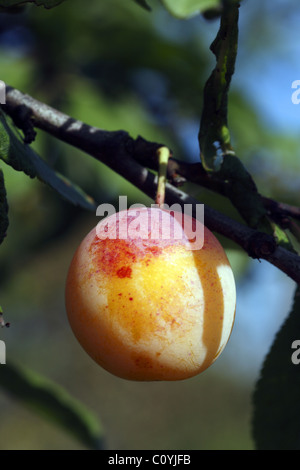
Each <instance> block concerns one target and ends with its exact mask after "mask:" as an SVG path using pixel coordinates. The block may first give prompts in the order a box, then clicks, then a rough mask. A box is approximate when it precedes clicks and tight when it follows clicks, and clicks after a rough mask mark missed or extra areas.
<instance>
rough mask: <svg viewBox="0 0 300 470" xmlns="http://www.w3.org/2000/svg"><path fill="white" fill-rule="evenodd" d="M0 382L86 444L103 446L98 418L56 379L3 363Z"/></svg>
mask: <svg viewBox="0 0 300 470" xmlns="http://www.w3.org/2000/svg"><path fill="white" fill-rule="evenodd" d="M0 386H2V387H3V388H4V390H5V391H6V392H8V393H9V394H11V395H12V396H13V397H14V398H17V399H18V400H20V401H21V402H22V403H23V404H25V405H26V406H28V407H30V408H31V409H33V410H34V411H36V412H38V413H39V414H40V415H42V417H45V418H46V419H47V420H49V421H52V422H54V423H55V424H58V425H60V426H62V427H63V428H65V430H66V431H67V432H69V433H70V434H72V435H74V436H75V437H76V438H77V439H79V440H80V441H81V442H82V443H83V444H84V445H86V446H88V447H89V448H92V449H101V448H102V447H103V430H102V428H101V425H100V423H99V421H98V419H97V418H96V417H95V416H94V414H92V413H91V411H90V410H88V409H87V408H86V407H85V406H84V405H83V404H82V403H81V402H79V401H78V400H76V399H74V398H73V397H72V396H70V395H69V394H68V393H67V392H66V391H65V390H64V389H63V388H62V387H60V386H59V385H57V384H56V383H54V382H52V381H50V380H49V379H46V378H45V377H43V376H41V375H39V374H37V373H36V372H33V371H31V370H26V369H24V368H23V367H20V366H18V367H17V366H16V365H11V364H5V365H2V366H0Z"/></svg>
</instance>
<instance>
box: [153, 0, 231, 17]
mask: <svg viewBox="0 0 300 470" xmlns="http://www.w3.org/2000/svg"><path fill="white" fill-rule="evenodd" d="M161 1H162V3H163V5H164V6H165V8H166V9H167V10H168V11H169V12H170V13H171V14H172V15H173V16H175V17H176V18H180V19H187V18H191V17H192V16H195V15H198V14H200V13H204V12H206V11H207V10H215V9H219V8H221V7H222V1H221V0H161Z"/></svg>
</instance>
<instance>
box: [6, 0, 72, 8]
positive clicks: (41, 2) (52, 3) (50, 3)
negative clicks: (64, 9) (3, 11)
mask: <svg viewBox="0 0 300 470" xmlns="http://www.w3.org/2000/svg"><path fill="white" fill-rule="evenodd" d="M64 1H65V0H0V8H12V7H15V6H18V5H24V4H25V3H34V4H35V5H37V6H43V7H45V8H53V7H56V6H57V5H59V4H60V3H62V2H64Z"/></svg>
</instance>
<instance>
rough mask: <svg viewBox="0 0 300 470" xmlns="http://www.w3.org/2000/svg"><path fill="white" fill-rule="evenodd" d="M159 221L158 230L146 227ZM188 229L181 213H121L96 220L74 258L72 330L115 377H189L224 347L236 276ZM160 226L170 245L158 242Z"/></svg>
mask: <svg viewBox="0 0 300 470" xmlns="http://www.w3.org/2000/svg"><path fill="white" fill-rule="evenodd" d="M156 211H158V212H156ZM157 214H159V215H160V219H159V221H160V222H159V224H158V226H157V224H156V225H155V224H153V223H151V221H153V220H154V217H156V216H157ZM137 220H138V222H139V223H138V224H137V223H136V222H137ZM155 220H156V221H157V220H158V219H155ZM190 220H192V225H191V226H190V227H189V228H188V230H187V225H188V224H187V219H183V218H182V217H181V214H177V215H175V214H173V213H171V212H166V211H162V210H161V209H153V208H152V209H146V208H145V209H139V210H134V211H133V212H132V211H130V210H129V211H123V212H120V213H117V214H116V215H114V216H110V217H108V218H106V219H104V220H102V221H101V222H100V224H98V226H97V227H95V228H94V229H93V230H92V231H91V232H90V233H89V234H88V235H87V236H86V237H85V239H84V240H83V241H82V243H81V244H80V246H79V248H78V249H77V251H76V253H75V255H74V258H73V260H72V262H71V266H70V269H69V273H68V277H67V282H66V310H67V314H68V318H69V322H70V325H71V327H72V329H73V332H74V334H75V336H76V337H77V339H78V341H79V343H80V344H81V345H82V347H83V348H84V349H85V350H86V352H87V353H88V354H89V355H90V356H91V357H92V358H93V359H94V360H95V361H96V362H97V363H98V364H100V365H101V366H102V367H103V368H104V369H106V370H107V371H109V372H111V373H112V374H114V375H116V376H119V377H122V378H125V379H130V380H182V379H186V378H189V377H193V376H195V375H197V374H199V373H200V372H202V371H204V370H205V369H206V368H207V367H209V366H210V365H211V364H212V363H213V362H214V361H215V360H216V359H217V357H218V356H219V355H220V353H221V352H222V351H223V349H224V347H225V345H226V343H227V341H228V339H229V336H230V333H231V330H232V327H233V322H234V316H235V305H236V292H235V282H234V277H233V273H232V270H231V267H230V264H229V261H228V259H227V256H226V254H225V252H224V250H223V248H222V246H221V245H220V243H219V242H218V240H217V239H216V238H215V236H214V235H213V234H212V233H211V232H210V231H209V230H208V229H207V228H204V227H203V226H202V225H201V224H200V222H198V221H196V220H195V219H190ZM124 222H127V225H126V224H124ZM168 222H169V224H168ZM121 225H122V231H121V230H120V227H121ZM178 225H180V230H181V235H180V230H179V231H178V230H177V228H178ZM166 226H167V228H168V229H169V230H170V231H169V234H170V236H169V237H167V236H166V235H164V236H162V234H163V231H164V229H165V228H166ZM124 227H125V228H126V233H125V232H124ZM170 227H171V229H170ZM195 228H196V230H195ZM191 229H193V230H194V233H197V234H199V233H200V232H202V233H204V244H203V246H202V243H198V246H196V249H195V245H193V242H192V241H191V233H190V231H191ZM154 232H155V233H154ZM124 233H125V236H124ZM164 233H165V234H166V233H167V231H165V232H164ZM178 234H179V235H178ZM109 237H110V238H109ZM196 238H197V237H195V239H196ZM200 238H201V237H200ZM202 238H203V237H202ZM198 242H199V240H198ZM202 242H203V240H202ZM199 247H200V248H199Z"/></svg>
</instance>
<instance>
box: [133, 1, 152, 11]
mask: <svg viewBox="0 0 300 470" xmlns="http://www.w3.org/2000/svg"><path fill="white" fill-rule="evenodd" d="M133 1H134V2H135V3H137V4H138V5H140V6H141V7H143V8H144V9H145V10H147V11H151V7H149V5H148V3H147V2H146V1H145V0H133Z"/></svg>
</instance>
